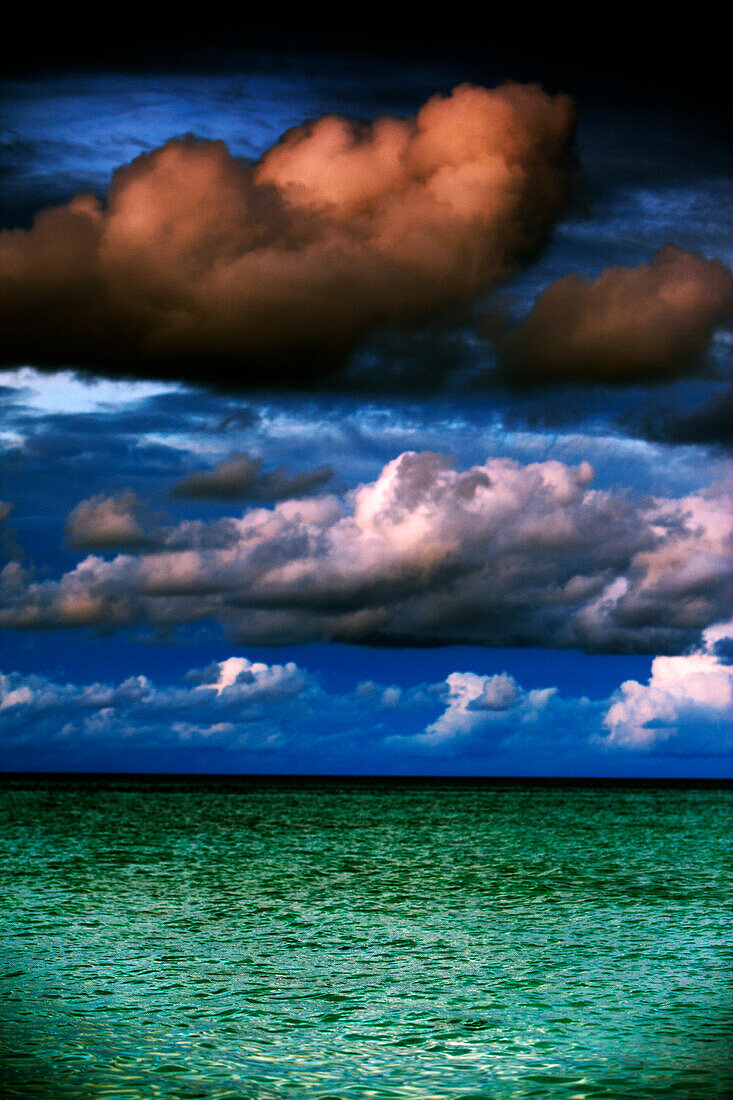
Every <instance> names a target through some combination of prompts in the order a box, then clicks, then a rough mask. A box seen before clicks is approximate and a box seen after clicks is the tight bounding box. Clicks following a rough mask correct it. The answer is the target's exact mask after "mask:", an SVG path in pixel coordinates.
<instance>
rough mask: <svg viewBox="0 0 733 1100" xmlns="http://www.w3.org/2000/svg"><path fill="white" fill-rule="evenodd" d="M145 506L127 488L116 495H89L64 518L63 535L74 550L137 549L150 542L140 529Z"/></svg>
mask: <svg viewBox="0 0 733 1100" xmlns="http://www.w3.org/2000/svg"><path fill="white" fill-rule="evenodd" d="M147 515H148V509H147V508H146V506H145V505H144V503H143V502H142V501H141V500H139V498H138V497H137V496H136V494H135V493H133V492H132V490H130V489H126V490H125V491H124V492H122V493H119V494H118V495H117V496H111V497H108V496H104V494H99V495H98V496H93V497H90V498H89V499H88V500H83V501H81V503H79V504H77V506H76V508H74V509H73V511H72V512H70V513H69V516H68V518H67V521H66V538H67V541H68V543H69V545H70V546H72V547H73V548H74V549H76V550H113V549H127V550H137V549H142V548H143V547H145V546H149V545H151V543H152V539H151V538H150V536H149V535H148V534H147V533H146V532H145V530H144V529H143V525H142V524H143V521H144V519H145V518H146V517H147Z"/></svg>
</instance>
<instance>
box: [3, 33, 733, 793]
mask: <svg viewBox="0 0 733 1100" xmlns="http://www.w3.org/2000/svg"><path fill="white" fill-rule="evenodd" d="M52 29H53V28H51V30H52ZM509 29H510V28H505V33H504V34H503V35H502V34H497V35H496V36H495V38H494V40H493V44H492V45H491V46H490V47H488V46H484V45H483V44H481V45H477V44H476V43H474V42H473V41H471V40H470V37H469V36H467V35H466V34H465V33H464V32H465V28H463V27H462V25H460V22H459V24H458V25H456V26H455V27H453V28H452V31H451V30H450V29H449V32H448V33H445V28H442V29H441V28H437V29H436V28H431V27H430V26H429V25H428V26H423V28H422V31H421V33H420V34H417V35H411V36H408V35H404V36H401V35H399V34H396V35H393V36H392V37H391V39H390V43H389V46H387V45H385V43H384V42H381V41H379V40H378V39H377V38H376V37H375V36H374V35H370V34H369V33H366V34H365V35H364V37H363V40H362V41H361V43H357V44H355V43H354V41H353V40H348V41H347V40H346V37H345V36H342V35H340V34H338V33H337V32H336V31H334V29H333V28H331V32H330V34H329V35H321V36H319V35H318V34H316V33H315V31H313V29H312V28H311V32H310V33H308V34H304V35H300V36H298V35H295V34H293V35H292V36H290V37H288V36H287V35H281V36H279V37H278V35H277V34H276V33H274V31H273V29H272V28H269V27H265V26H264V24H263V25H262V26H259V27H258V28H257V33H254V34H253V33H250V34H248V35H245V34H244V33H243V32H242V33H240V32H241V31H242V28H239V27H238V26H237V27H235V28H234V31H233V33H232V34H231V35H230V36H228V37H227V38H226V39H225V38H224V37H223V36H221V35H217V34H214V33H208V34H207V33H204V34H203V35H201V36H198V37H197V36H196V35H194V34H193V33H192V32H191V33H187V32H186V28H185V27H184V28H183V29H182V30H181V29H179V32H178V35H177V36H176V35H174V36H173V37H172V38H171V37H170V36H168V37H166V36H163V35H160V34H159V35H158V36H157V37H156V35H155V34H152V35H150V36H149V37H148V38H147V39H146V42H145V43H144V45H143V46H141V47H140V49H138V50H137V51H136V50H135V49H134V48H133V46H132V44H131V43H129V42H127V40H126V39H125V36H124V34H123V35H122V37H121V38H120V39H119V40H117V41H116V42H115V43H114V44H110V43H107V45H106V48H104V46H103V47H102V48H100V49H97V50H95V51H94V53H93V55H92V53H91V52H85V51H84V50H83V49H82V48H81V47H80V46H79V45H78V43H75V42H73V41H72V39H71V37H70V34H69V33H68V31H67V34H66V37H64V36H63V35H62V36H61V38H60V39H59V40H58V41H57V42H56V44H55V45H54V37H53V35H52V34H51V32H50V31H49V35H48V39H47V40H44V42H43V43H42V46H41V47H38V48H36V49H35V50H33V51H31V50H29V51H28V54H27V56H23V54H22V51H21V53H20V54H19V56H18V57H17V58H16V59H15V60H14V63H13V64H12V65H10V66H9V68H8V76H7V78H6V79H5V80H4V81H3V85H2V136H1V138H0V167H1V169H2V170H1V171H0V207H1V209H2V226H3V227H4V228H3V231H2V233H1V234H0V271H1V272H2V284H1V289H0V318H2V329H3V332H4V339H3V341H2V362H1V363H0V453H1V459H0V478H1V480H0V498H1V503H0V519H1V520H2V527H1V528H0V531H1V532H2V533H1V534H0V551H2V556H3V561H2V572H1V573H0V638H1V642H0V645H1V660H0V767H2V768H4V769H7V770H42V771H43V770H47V771H55V770H60V771H117V772H120V771H146V772H166V771H173V772H208V773H211V772H216V773H228V772H238V773H239V772H245V773H296V772H305V773H334V774H349V773H353V774H396V775H400V774H411V775H420V774H424V775H516V776H525V775H548V776H555V775H567V776H570V775H577V776H634V777H679V776H688V777H713V778H714V777H720V776H724V775H728V774H729V771H730V756H729V752H730V729H731V723H730V717H731V701H732V698H733V664H731V654H732V653H733V646H732V644H731V643H732V641H733V628H732V627H731V555H730V526H731V508H730V450H729V447H730V437H729V428H728V424H729V418H728V412H729V403H730V397H729V374H728V372H729V361H730V348H731V340H732V335H731V320H732V318H733V274H732V273H731V263H732V262H733V256H732V255H731V252H732V248H731V242H732V241H733V236H732V235H731V204H730V193H729V186H730V159H731V158H730V152H731V151H730V145H729V141H728V140H727V137H726V130H725V126H724V121H723V118H722V110H721V105H720V102H719V96H718V91H719V85H717V84H716V82H715V80H714V79H710V80H707V81H703V80H701V79H699V77H700V72H699V71H698V70H697V69H696V68H695V64H692V66H691V67H688V69H687V70H686V73H685V76H684V78H683V77H682V76H681V75H680V73H681V70H680V69H679V67H678V66H677V64H676V62H677V61H678V60H679V58H678V55H679V54H680V53H681V52H683V51H684V49H685V44H684V43H683V40H682V36H679V37H678V40H677V41H676V42H675V43H674V44H673V49H672V52H671V53H669V54H668V55H667V56H661V57H660V56H659V55H655V60H653V61H650V60H649V55H648V53H647V49H646V45H647V43H646V40H645V39H644V37H643V35H642V36H637V37H636V39H635V40H634V41H633V42H631V43H626V46H625V48H626V49H627V53H628V58H627V61H628V63H627V65H626V66H625V67H623V68H622V69H619V66H618V64H617V60H616V59H617V53H615V51H616V50H617V49H618V48H619V47H621V46H622V45H623V44H622V43H621V42H620V41H619V40H618V38H617V37H614V35H613V34H612V35H611V38H610V40H609V41H608V43H607V45H606V52H605V53H604V52H603V51H601V52H600V54H599V55H598V57H597V58H596V63H595V64H594V65H593V66H591V65H589V64H588V63H587V61H585V60H583V55H582V53H578V52H575V51H573V50H572V49H571V48H570V45H569V40H568V39H567V38H563V37H562V36H560V37H558V39H557V41H558V43H559V45H558V48H557V49H556V50H555V51H554V52H553V51H552V50H550V51H547V50H545V49H544V48H542V43H543V41H544V28H535V35H534V37H532V36H525V39H524V40H522V39H521V38H517V37H516V36H515V35H513V34H509V33H508V31H509ZM238 35H239V37H238ZM693 38H694V34H693ZM693 45H694V42H692V41H691V43H690V49H691V48H692V46H693ZM711 48H713V47H711ZM698 63H699V62H698ZM698 63H696V64H698ZM711 66H712V68H711V71H713V70H714V65H712V61H711Z"/></svg>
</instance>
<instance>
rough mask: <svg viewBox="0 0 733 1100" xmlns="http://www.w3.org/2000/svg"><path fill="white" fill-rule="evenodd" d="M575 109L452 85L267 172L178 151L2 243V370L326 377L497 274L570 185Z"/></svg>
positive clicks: (310, 140)
mask: <svg viewBox="0 0 733 1100" xmlns="http://www.w3.org/2000/svg"><path fill="white" fill-rule="evenodd" d="M573 126H574V108H573V105H572V103H571V101H570V100H569V99H568V98H567V97H566V96H562V95H558V96H554V97H551V96H548V95H546V94H545V93H544V92H543V91H542V90H541V89H540V88H539V87H537V86H535V85H528V86H524V85H519V84H504V85H502V86H501V87H499V88H497V89H494V90H491V91H488V90H486V89H483V88H479V87H473V86H471V85H461V86H460V87H458V88H456V89H455V90H454V91H453V92H452V93H451V94H450V95H449V96H445V97H444V96H435V97H433V98H432V99H430V100H429V101H428V102H427V103H426V104H425V105H424V106H423V107H422V108H421V110H420V111H419V112H418V114H417V115H416V116H415V117H414V118H410V119H394V118H381V119H378V120H376V121H375V122H373V123H369V124H363V125H357V124H356V123H353V122H351V121H348V120H347V119H344V118H340V117H337V116H335V115H329V116H325V117H323V118H320V119H318V120H317V121H315V122H310V123H306V124H304V125H302V126H299V127H297V128H295V129H293V130H291V131H289V132H288V133H286V134H285V135H284V136H283V137H282V138H281V140H280V141H279V142H278V143H277V144H276V145H275V146H274V147H273V148H271V149H270V150H269V151H268V152H267V153H266V154H265V155H264V156H263V157H262V159H261V160H260V161H259V162H258V163H256V164H254V165H249V164H246V163H244V162H242V161H239V160H236V159H235V158H234V157H232V156H231V154H230V153H229V151H228V149H227V147H226V145H225V144H224V143H223V142H218V141H213V142H212V141H201V140H197V139H196V138H193V137H190V136H189V137H185V138H177V139H174V140H172V141H170V142H168V143H167V144H166V145H164V146H163V147H161V148H160V149H157V150H155V151H154V152H153V153H151V154H147V155H144V156H141V157H139V158H137V159H136V160H135V161H133V162H132V163H131V164H129V165H127V166H126V167H124V168H121V169H119V170H118V171H117V172H116V173H115V175H114V177H113V180H112V184H111V187H110V191H109V194H108V197H107V200H106V203H101V202H100V201H98V200H97V199H96V198H94V197H93V196H90V195H79V196H77V197H76V198H74V199H73V200H72V201H71V202H70V203H68V204H67V205H65V206H60V207H56V208H53V209H48V210H45V211H43V212H42V213H40V214H39V215H38V217H37V218H36V220H35V223H34V225H33V228H32V229H30V230H28V231H23V230H12V231H6V232H4V233H2V235H0V276H1V278H2V286H3V290H2V294H1V296H0V323H1V324H2V327H3V330H4V332H5V339H4V341H3V346H4V352H3V354H4V358H5V361H6V362H10V363H18V362H32V363H35V364H37V365H53V364H72V365H81V366H90V367H100V366H104V367H107V368H109V367H114V366H116V367H118V368H119V369H125V370H126V371H128V372H130V371H135V370H139V369H141V368H143V367H144V368H145V369H147V370H150V369H151V368H152V369H153V370H155V371H157V372H158V373H161V374H176V373H180V372H182V371H185V370H186V369H189V370H190V369H194V370H197V371H199V370H201V369H202V368H201V364H202V362H203V363H208V364H226V366H227V367H228V368H229V369H231V368H233V367H235V368H236V371H237V373H236V374H235V373H234V372H232V374H231V375H230V378H232V379H233V380H235V381H239V382H240V384H242V385H260V384H271V383H273V382H277V381H282V380H287V381H297V380H303V381H305V382H307V381H308V380H309V378H308V376H306V377H304V378H302V379H301V378H299V375H300V374H301V372H303V371H306V370H307V371H309V372H311V373H313V372H315V373H324V372H325V371H327V370H328V369H330V368H332V367H333V365H334V364H335V363H336V362H339V361H341V360H342V359H343V356H344V355H345V353H346V352H348V350H349V349H351V348H352V347H354V346H355V344H356V343H358V341H359V340H360V339H361V338H362V337H363V336H364V335H365V334H366V333H367V332H368V331H369V330H371V329H372V328H373V327H374V326H376V325H380V324H394V323H402V322H405V321H410V320H413V319H417V318H419V317H421V316H425V315H427V314H430V313H431V312H433V311H435V310H436V309H438V310H439V309H443V308H448V307H450V306H452V305H455V304H456V303H460V302H463V301H466V300H470V299H471V298H472V297H474V296H475V295H476V294H478V293H479V292H481V291H483V290H486V289H488V288H491V287H493V286H495V285H497V284H499V283H501V282H502V281H504V280H506V279H507V278H509V277H510V276H511V275H512V274H513V273H514V272H515V271H516V269H517V267H518V266H519V265H520V264H521V263H522V262H523V261H524V260H526V259H527V258H528V257H529V256H530V255H531V254H532V252H533V251H535V250H536V249H537V248H538V246H540V245H541V244H542V242H543V240H544V238H545V236H546V234H547V232H548V231H549V230H550V228H551V227H552V225H553V222H554V220H555V218H556V217H557V215H558V212H559V211H560V209H561V208H562V206H563V203H564V201H565V199H566V196H567V191H568V172H567V165H568V151H569V148H570V143H571V141H572V134H573Z"/></svg>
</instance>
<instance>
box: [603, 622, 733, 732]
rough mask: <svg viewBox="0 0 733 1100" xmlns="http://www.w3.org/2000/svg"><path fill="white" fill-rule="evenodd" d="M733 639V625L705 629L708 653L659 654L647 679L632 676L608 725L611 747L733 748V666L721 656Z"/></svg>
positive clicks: (607, 718)
mask: <svg viewBox="0 0 733 1100" xmlns="http://www.w3.org/2000/svg"><path fill="white" fill-rule="evenodd" d="M731 640H733V624H731V623H727V624H717V626H716V627H714V628H711V629H710V630H708V631H706V632H705V642H706V649H707V650H708V651H707V652H699V653H693V654H690V655H688V656H681V657H657V658H656V659H655V660H654V662H653V663H652V673H651V676H650V678H649V682H648V683H647V684H640V683H639V682H638V681H636V680H627V681H626V682H625V683H624V684H622V685H621V687H620V688H619V690H618V691H617V692H616V693H615V696H614V698H613V700H612V704H611V706H610V707H609V709H608V711H607V713H606V715H605V717H604V720H603V724H604V726H605V727H606V729H607V730H608V733H607V734H606V735H605V736H604V738H603V743H604V744H605V745H606V746H612V747H614V748H623V749H631V750H638V751H649V750H651V749H659V748H660V747H663V748H666V749H667V751H672V752H674V751H676V752H679V753H684V752H685V751H686V750H689V747H690V745H693V746H695V747H696V748H697V750H698V751H705V750H707V751H712V752H725V751H730V749H731V748H733V737H732V734H733V666H731V665H730V664H726V663H724V661H723V660H721V658H720V656H719V655H718V652H717V651H718V649H719V647H720V643H721V641H726V642H728V643H730V642H731Z"/></svg>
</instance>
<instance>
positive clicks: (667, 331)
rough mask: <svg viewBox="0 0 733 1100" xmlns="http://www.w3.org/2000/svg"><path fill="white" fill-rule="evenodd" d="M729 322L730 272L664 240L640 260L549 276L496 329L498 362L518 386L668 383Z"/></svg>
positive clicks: (732, 318) (732, 315) (732, 313)
mask: <svg viewBox="0 0 733 1100" xmlns="http://www.w3.org/2000/svg"><path fill="white" fill-rule="evenodd" d="M732 322H733V272H731V271H730V269H729V268H728V267H727V266H726V265H725V264H724V263H723V262H722V261H721V260H709V259H705V257H703V256H700V255H698V254H696V253H693V252H688V251H685V250H684V249H682V248H678V247H676V246H675V245H671V244H669V245H666V246H665V247H664V248H660V249H658V250H657V251H656V252H655V254H654V256H653V257H652V259H651V260H650V261H649V263H646V264H640V265H638V266H636V267H609V268H606V270H605V271H603V272H602V273H601V274H600V275H599V276H598V278H596V279H589V278H587V277H586V276H583V275H565V276H563V277H562V278H560V279H557V280H556V281H555V282H553V283H551V284H550V285H549V286H548V287H547V288H546V289H545V290H543V291H542V293H541V294H540V295H539V296H538V297H537V299H536V301H535V303H534V305H533V306H532V309H531V310H530V312H529V313H528V314H527V316H526V317H525V318H524V319H523V320H521V321H520V322H519V323H518V324H517V325H515V326H514V327H512V328H509V329H507V330H506V331H505V332H503V333H501V334H500V336H499V338H498V341H497V346H498V352H499V363H500V369H501V372H502V375H503V377H504V378H505V379H506V381H507V382H509V383H510V384H517V385H522V384H527V383H540V384H548V385H552V384H561V385H562V384H564V383H578V382H586V383H589V382H590V383H598V382H601V383H606V384H623V383H629V382H639V381H645V380H646V381H655V380H656V381H660V380H666V379H668V378H673V377H675V376H676V375H679V374H680V373H682V372H683V371H685V370H689V369H690V368H693V367H695V366H696V365H697V366H699V365H700V361H701V358H702V356H703V354H704V352H705V351H706V350H707V348H708V346H709V344H710V340H711V338H712V336H713V334H714V332H715V331H716V329H718V328H720V327H722V326H724V325H728V326H730V325H731V323H732Z"/></svg>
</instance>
